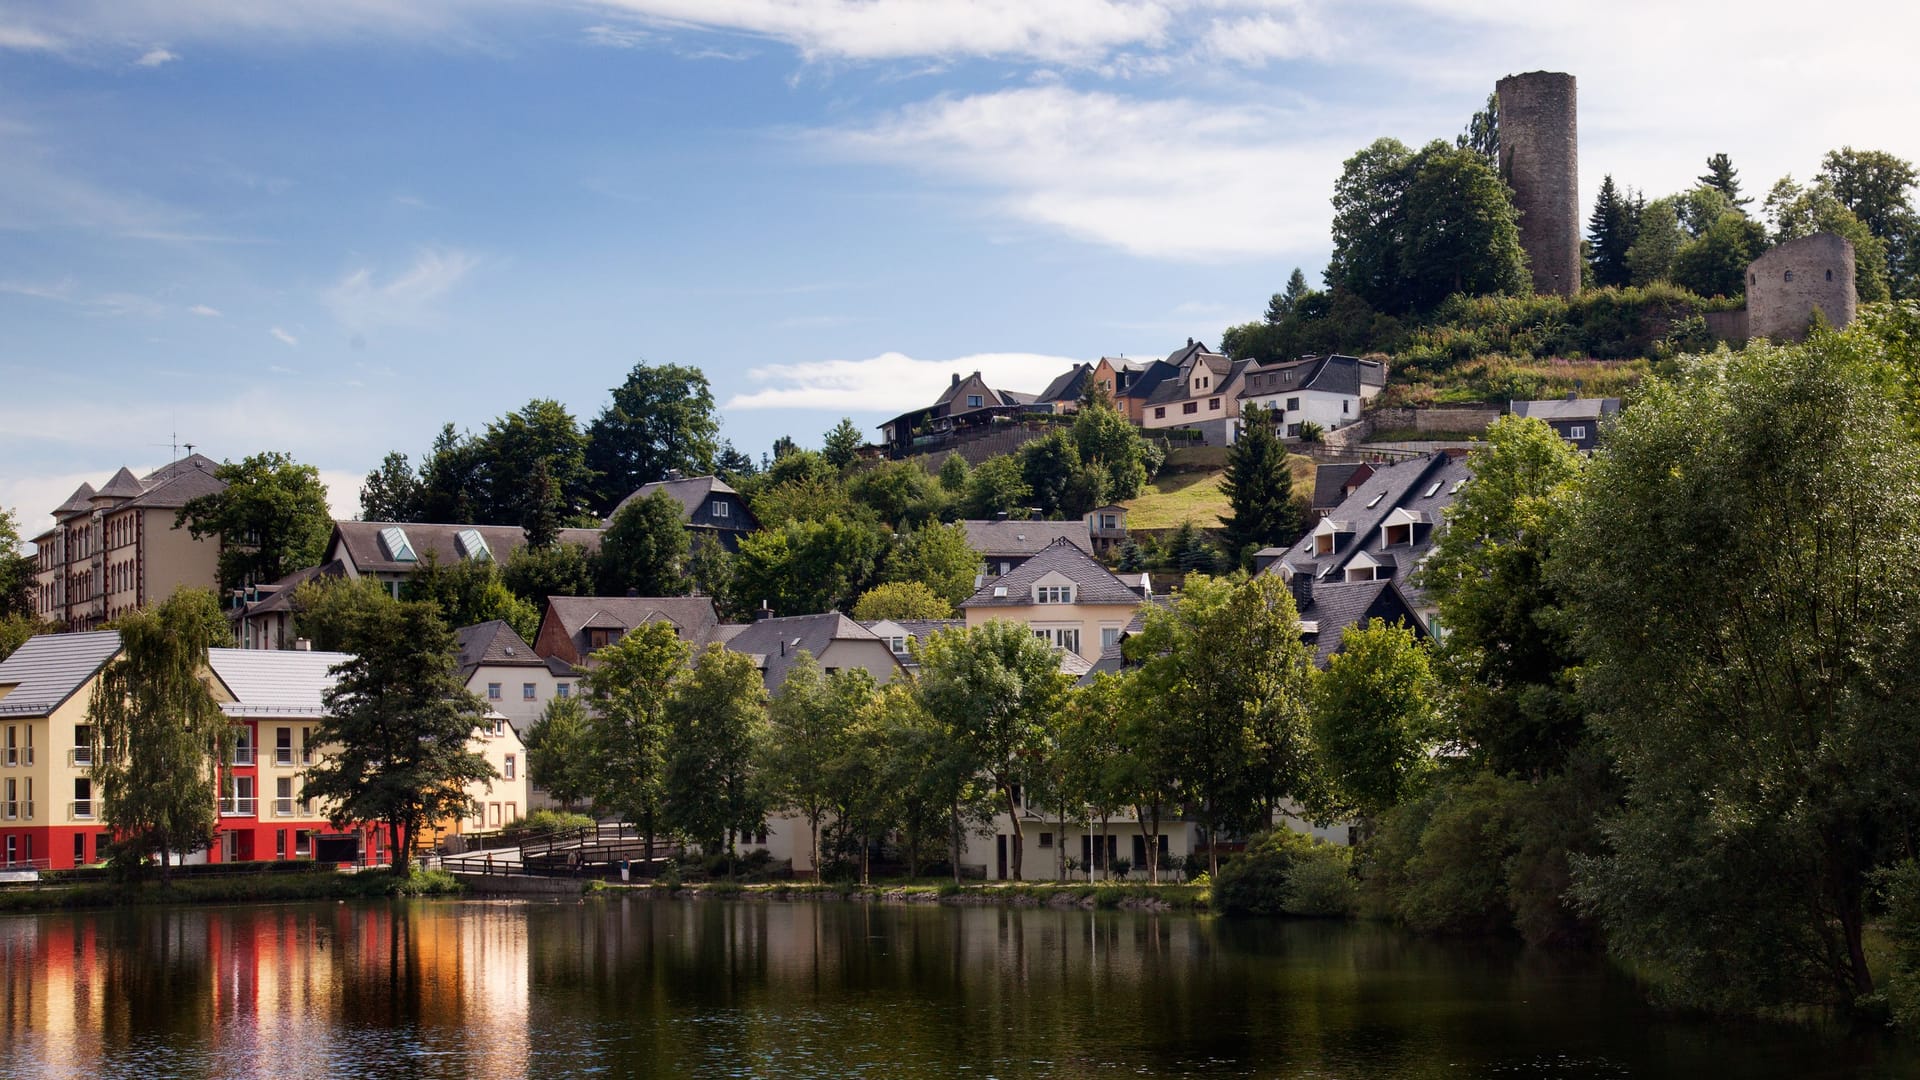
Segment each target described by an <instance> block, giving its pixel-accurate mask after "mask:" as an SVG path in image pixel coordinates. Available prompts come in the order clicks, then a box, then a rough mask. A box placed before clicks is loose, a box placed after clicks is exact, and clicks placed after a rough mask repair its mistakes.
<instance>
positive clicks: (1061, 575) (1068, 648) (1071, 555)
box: [960, 537, 1151, 672]
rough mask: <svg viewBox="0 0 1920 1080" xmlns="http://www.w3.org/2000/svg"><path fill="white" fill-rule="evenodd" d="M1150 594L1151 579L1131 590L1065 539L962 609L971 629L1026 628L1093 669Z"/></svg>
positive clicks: (985, 587)
mask: <svg viewBox="0 0 1920 1080" xmlns="http://www.w3.org/2000/svg"><path fill="white" fill-rule="evenodd" d="M1150 595H1151V586H1150V583H1149V582H1148V580H1147V578H1146V575H1144V574H1143V575H1141V577H1140V582H1139V584H1138V585H1128V584H1127V583H1125V582H1123V581H1121V580H1120V579H1119V578H1117V577H1115V576H1114V575H1113V574H1112V572H1111V571H1109V570H1108V569H1107V568H1106V567H1104V566H1102V565H1100V563H1099V562H1098V561H1097V560H1095V559H1094V557H1093V556H1092V555H1089V554H1088V553H1087V552H1086V550H1085V549H1083V548H1081V547H1080V546H1079V545H1078V544H1075V543H1074V542H1072V541H1070V540H1068V539H1067V538H1066V537H1061V538H1059V539H1057V540H1055V541H1053V542H1052V543H1051V544H1048V545H1047V546H1046V547H1045V548H1043V549H1042V550H1041V551H1040V552H1039V553H1037V554H1035V555H1033V556H1032V557H1030V558H1028V559H1027V560H1026V561H1024V562H1022V563H1021V564H1020V565H1019V566H1017V567H1014V568H1013V569H1011V570H1010V571H1008V572H1007V573H1005V574H1002V575H1000V576H998V577H996V578H993V579H992V580H990V581H988V582H987V583H986V584H984V585H982V586H981V588H980V591H978V592H976V593H974V594H973V596H971V597H969V598H968V599H966V600H964V601H962V602H961V604H960V610H961V613H962V615H963V617H964V618H965V619H966V623H967V627H968V628H969V629H971V628H973V627H976V626H981V625H984V624H985V623H987V622H989V621H991V620H994V619H1006V620H1011V621H1013V622H1018V623H1022V624H1025V625H1026V626H1027V627H1028V628H1029V629H1031V630H1032V631H1033V633H1034V635H1035V636H1036V637H1040V638H1042V639H1044V640H1045V641H1046V642H1047V644H1049V645H1052V646H1053V647H1054V648H1056V649H1060V650H1061V651H1063V652H1068V653H1072V654H1074V655H1075V656H1077V657H1078V658H1079V659H1080V660H1082V661H1085V662H1086V663H1087V664H1089V665H1090V664H1092V663H1093V662H1094V661H1096V660H1098V659H1099V658H1100V652H1101V650H1102V649H1104V648H1106V647H1107V646H1108V645H1110V644H1112V643H1113V642H1114V641H1116V640H1118V639H1119V637H1120V632H1121V631H1122V630H1124V629H1125V628H1126V626H1127V624H1128V623H1129V622H1131V621H1133V617H1134V615H1135V613H1137V612H1138V611H1139V610H1140V607H1141V605H1142V604H1144V603H1146V602H1147V598H1148V597H1149V596H1150ZM1084 670H1085V669H1084V668H1082V669H1080V671H1081V672H1084Z"/></svg>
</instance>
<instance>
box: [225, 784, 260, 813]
mask: <svg viewBox="0 0 1920 1080" xmlns="http://www.w3.org/2000/svg"><path fill="white" fill-rule="evenodd" d="M229 790H230V792H231V793H230V794H229V795H228V796H227V797H226V798H224V799H221V800H220V813H221V814H222V815H223V816H227V817H248V816H251V815H252V814H253V812H254V807H255V805H256V803H255V800H254V797H253V777H251V776H236V777H234V778H233V781H232V785H231V787H230V789H229Z"/></svg>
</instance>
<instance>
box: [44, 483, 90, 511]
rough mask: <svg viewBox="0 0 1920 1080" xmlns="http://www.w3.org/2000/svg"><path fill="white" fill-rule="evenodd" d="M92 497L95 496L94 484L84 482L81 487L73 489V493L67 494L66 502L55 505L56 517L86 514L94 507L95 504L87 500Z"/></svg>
mask: <svg viewBox="0 0 1920 1080" xmlns="http://www.w3.org/2000/svg"><path fill="white" fill-rule="evenodd" d="M91 498H93V485H92V484H88V483H85V482H82V483H81V485H80V486H79V487H77V488H74V489H73V494H71V495H69V496H67V501H66V502H63V503H61V504H60V505H59V506H56V507H54V510H53V514H54V516H55V517H62V516H71V515H73V514H84V513H86V512H87V511H89V510H92V509H93V504H92V503H89V502H88V501H87V500H89V499H91Z"/></svg>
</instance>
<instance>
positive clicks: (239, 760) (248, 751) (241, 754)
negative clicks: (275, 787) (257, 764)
mask: <svg viewBox="0 0 1920 1080" xmlns="http://www.w3.org/2000/svg"><path fill="white" fill-rule="evenodd" d="M233 763H234V764H235V765H251V764H253V747H251V746H236V747H234V748H233Z"/></svg>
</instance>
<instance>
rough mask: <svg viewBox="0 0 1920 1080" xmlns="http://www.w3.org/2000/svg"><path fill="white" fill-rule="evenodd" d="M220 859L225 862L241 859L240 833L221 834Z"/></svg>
mask: <svg viewBox="0 0 1920 1080" xmlns="http://www.w3.org/2000/svg"><path fill="white" fill-rule="evenodd" d="M220 861H221V862H223V863H230V862H239V861H240V834H239V833H234V832H223V833H221V834H220Z"/></svg>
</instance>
